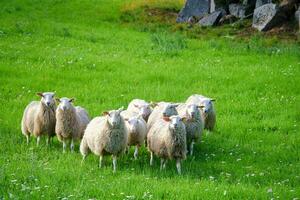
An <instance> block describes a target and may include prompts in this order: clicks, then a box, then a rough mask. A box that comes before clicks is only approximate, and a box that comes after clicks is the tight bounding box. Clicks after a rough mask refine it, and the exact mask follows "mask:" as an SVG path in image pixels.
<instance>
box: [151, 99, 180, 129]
mask: <svg viewBox="0 0 300 200" xmlns="http://www.w3.org/2000/svg"><path fill="white" fill-rule="evenodd" d="M178 105H179V104H177V103H169V102H159V103H157V106H156V107H154V109H153V111H152V113H151V114H150V116H149V118H148V122H147V130H148V131H149V130H150V129H151V127H152V125H153V124H154V123H155V121H156V120H158V119H161V118H162V117H170V116H171V115H177V114H178V113H177V110H176V107H177V106H178Z"/></svg>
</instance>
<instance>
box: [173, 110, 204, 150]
mask: <svg viewBox="0 0 300 200" xmlns="http://www.w3.org/2000/svg"><path fill="white" fill-rule="evenodd" d="M198 108H200V106H197V105H196V104H180V105H179V106H178V107H177V111H178V115H179V116H180V117H181V118H183V119H184V120H183V123H184V125H185V129H186V140H187V148H188V152H189V153H190V155H193V151H194V144H195V142H198V141H200V139H201V135H202V132H203V128H204V124H203V119H202V116H201V113H200V111H199V109H198Z"/></svg>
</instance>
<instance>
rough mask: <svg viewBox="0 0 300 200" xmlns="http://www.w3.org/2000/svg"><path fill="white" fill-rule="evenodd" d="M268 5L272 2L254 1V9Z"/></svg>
mask: <svg viewBox="0 0 300 200" xmlns="http://www.w3.org/2000/svg"><path fill="white" fill-rule="evenodd" d="M268 3H272V1H271V0H256V3H255V8H258V7H260V6H262V5H265V4H268Z"/></svg>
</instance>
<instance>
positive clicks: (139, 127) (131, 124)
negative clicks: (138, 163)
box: [125, 116, 147, 159]
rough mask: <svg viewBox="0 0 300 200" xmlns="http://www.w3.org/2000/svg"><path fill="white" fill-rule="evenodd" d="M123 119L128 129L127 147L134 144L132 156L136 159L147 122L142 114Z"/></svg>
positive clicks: (144, 135) (145, 132)
mask: <svg viewBox="0 0 300 200" xmlns="http://www.w3.org/2000/svg"><path fill="white" fill-rule="evenodd" d="M125 121H126V127H127V130H128V147H130V146H135V151H134V158H135V159H137V157H138V151H139V148H140V147H141V146H142V145H143V143H144V141H145V139H146V134H147V124H146V122H145V120H144V119H143V117H142V116H136V117H131V118H129V119H125Z"/></svg>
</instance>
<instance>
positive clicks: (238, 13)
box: [229, 3, 246, 18]
mask: <svg viewBox="0 0 300 200" xmlns="http://www.w3.org/2000/svg"><path fill="white" fill-rule="evenodd" d="M229 13H230V14H231V15H233V16H235V17H237V18H244V17H245V16H246V6H244V5H242V4H238V3H232V4H229Z"/></svg>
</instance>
